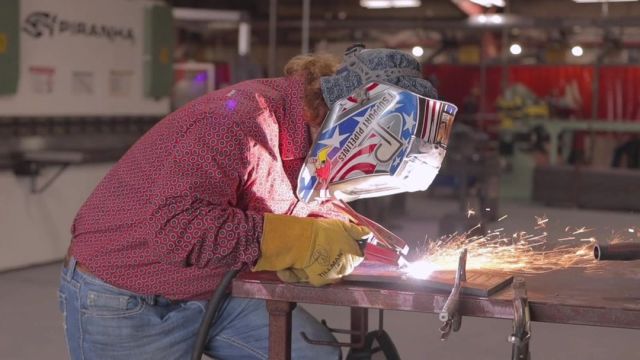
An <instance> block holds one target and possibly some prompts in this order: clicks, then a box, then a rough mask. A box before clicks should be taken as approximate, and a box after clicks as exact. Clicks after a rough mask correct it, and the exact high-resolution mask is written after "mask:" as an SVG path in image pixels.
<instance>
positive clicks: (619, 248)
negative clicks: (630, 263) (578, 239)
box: [593, 242, 640, 261]
mask: <svg viewBox="0 0 640 360" xmlns="http://www.w3.org/2000/svg"><path fill="white" fill-rule="evenodd" d="M593 256H594V257H595V258H596V260H600V261H603V260H622V261H627V260H640V243H628V242H627V243H617V244H606V245H603V244H596V246H595V247H594V248H593Z"/></svg>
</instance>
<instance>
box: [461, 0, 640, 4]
mask: <svg viewBox="0 0 640 360" xmlns="http://www.w3.org/2000/svg"><path fill="white" fill-rule="evenodd" d="M472 1H473V0H472ZM633 1H638V0H573V2H575V3H578V4H593V3H610V2H633Z"/></svg>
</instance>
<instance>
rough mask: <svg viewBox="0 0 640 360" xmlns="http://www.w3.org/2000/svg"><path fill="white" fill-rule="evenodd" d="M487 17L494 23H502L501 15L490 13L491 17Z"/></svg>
mask: <svg viewBox="0 0 640 360" xmlns="http://www.w3.org/2000/svg"><path fill="white" fill-rule="evenodd" d="M489 19H490V20H491V22H492V23H494V24H502V20H503V19H502V15H498V14H493V15H491V17H490V18H489Z"/></svg>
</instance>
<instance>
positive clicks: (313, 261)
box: [253, 214, 370, 286]
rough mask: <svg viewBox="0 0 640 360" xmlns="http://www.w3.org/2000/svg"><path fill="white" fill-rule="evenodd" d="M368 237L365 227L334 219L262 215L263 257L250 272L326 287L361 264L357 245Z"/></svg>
mask: <svg viewBox="0 0 640 360" xmlns="http://www.w3.org/2000/svg"><path fill="white" fill-rule="evenodd" d="M369 234H370V231H369V230H368V229H367V228H365V227H362V226H358V225H354V224H351V223H348V222H344V221H341V220H336V219H323V218H301V217H296V216H289V215H276V214H265V215H264V228H263V233H262V243H261V244H260V250H261V251H262V255H261V256H260V258H259V259H258V262H257V263H256V266H255V267H254V268H253V271H261V270H270V271H278V276H279V277H280V278H281V279H282V280H283V281H289V282H293V281H296V282H297V281H308V282H309V283H311V284H312V285H315V286H321V285H325V284H329V283H332V282H335V281H336V280H338V279H339V278H340V277H342V276H344V275H347V274H349V273H351V272H352V271H353V269H354V268H355V267H356V266H358V264H360V263H361V262H362V260H363V259H364V255H363V253H362V250H361V249H360V246H359V245H358V243H357V241H359V240H362V239H364V238H366V237H367V236H368V235H369Z"/></svg>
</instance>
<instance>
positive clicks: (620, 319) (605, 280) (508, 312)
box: [232, 262, 640, 329]
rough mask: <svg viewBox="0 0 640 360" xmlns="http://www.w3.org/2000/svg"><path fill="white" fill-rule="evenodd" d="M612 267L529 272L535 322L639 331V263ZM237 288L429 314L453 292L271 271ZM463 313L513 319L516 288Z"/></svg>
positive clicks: (466, 301)
mask: <svg viewBox="0 0 640 360" xmlns="http://www.w3.org/2000/svg"><path fill="white" fill-rule="evenodd" d="M607 265H608V266H606V267H600V268H599V271H600V272H589V271H584V270H582V269H568V270H558V271H553V272H549V273H545V274H536V275H525V276H524V278H525V280H526V284H527V290H528V299H529V306H530V311H531V320H532V321H540V322H550V323H561V324H576V325H592V326H608V327H618V328H633V329H640V286H638V284H640V264H638V263H637V262H631V263H616V264H611V265H609V264H607ZM232 291H233V295H234V296H239V297H252V298H261V299H276V300H284V301H293V302H305V303H315V304H326V305H338V306H357V307H366V308H376V309H393V310H407V311H418V312H427V313H437V312H439V311H440V310H441V309H442V307H443V306H444V303H445V301H446V299H447V296H448V291H438V290H432V289H430V290H427V289H424V288H419V287H415V286H412V285H411V284H407V283H397V284H376V283H357V282H341V283H338V284H334V285H330V286H326V287H321V288H315V287H312V286H310V285H306V284H284V283H282V282H280V281H279V280H278V279H277V277H276V276H275V274H273V273H269V272H260V273H243V274H241V275H240V276H238V277H237V278H236V279H235V280H234V282H233V290H232ZM460 312H461V314H462V315H463V316H476V317H488V318H501V319H512V318H513V294H512V291H511V289H510V288H507V289H504V290H502V291H500V292H498V293H496V294H494V295H493V296H491V297H489V298H483V297H474V296H462V297H461V303H460Z"/></svg>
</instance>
